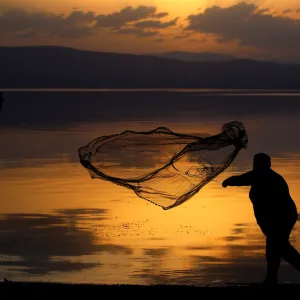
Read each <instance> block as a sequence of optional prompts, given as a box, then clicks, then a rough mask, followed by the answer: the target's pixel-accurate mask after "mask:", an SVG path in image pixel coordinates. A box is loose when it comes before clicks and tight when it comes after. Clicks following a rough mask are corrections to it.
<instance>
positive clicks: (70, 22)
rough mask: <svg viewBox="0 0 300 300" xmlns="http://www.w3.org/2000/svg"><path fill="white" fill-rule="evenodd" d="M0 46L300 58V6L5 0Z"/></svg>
mask: <svg viewBox="0 0 300 300" xmlns="http://www.w3.org/2000/svg"><path fill="white" fill-rule="evenodd" d="M0 34H1V39H0V45H1V46H7V45H10V46H11V45H61V46H69V47H76V48H80V49H87V50H97V51H109V52H126V53H151V52H166V51H192V52H208V51H209V52H219V53H228V54H233V55H235V56H237V57H252V58H259V59H286V60H300V3H299V1H298V0H286V1H279V0H273V1H271V0H269V1H261V0H257V1H245V2H239V1H232V0H203V1H201V0H186V1H179V0H177V1H176V0H160V1H158V0H128V1H123V0H101V1H100V0H85V1H81V0H77V1H76V0H51V1H50V0H44V1H36V0H0Z"/></svg>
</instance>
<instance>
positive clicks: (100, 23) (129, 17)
mask: <svg viewBox="0 0 300 300" xmlns="http://www.w3.org/2000/svg"><path fill="white" fill-rule="evenodd" d="M155 12H156V7H154V6H139V7H137V8H133V7H131V6H128V7H125V8H123V9H122V10H120V11H119V12H114V13H112V14H107V15H98V16H97V17H96V20H97V23H96V26H97V27H110V28H121V27H122V26H125V25H126V24H128V23H130V22H136V21H139V20H143V19H146V18H148V17H150V16H151V15H153V14H155Z"/></svg>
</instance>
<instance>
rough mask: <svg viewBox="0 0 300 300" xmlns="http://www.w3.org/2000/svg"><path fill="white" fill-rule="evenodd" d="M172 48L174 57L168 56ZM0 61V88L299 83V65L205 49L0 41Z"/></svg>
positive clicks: (295, 85)
mask: <svg viewBox="0 0 300 300" xmlns="http://www.w3.org/2000/svg"><path fill="white" fill-rule="evenodd" d="M174 53H175V54H176V55H175V56H177V57H170V55H171V56H174ZM166 56H169V57H166ZM178 57H181V59H178ZM192 57H194V59H192ZM196 59H197V60H196ZM0 67H1V73H0V89H5V88H10V89H15V88H116V89H117V88H220V89H234V88H235V89H300V76H299V74H300V65H296V64H295V65H291V64H279V63H273V62H264V61H255V60H251V59H236V58H234V57H231V56H227V55H217V54H209V53H202V54H196V55H194V54H191V56H188V54H187V53H184V52H173V54H172V52H171V54H170V53H169V54H164V55H163V57H162V56H159V55H158V56H157V55H153V54H152V55H134V54H119V53H106V52H93V51H83V50H77V49H73V48H64V47H56V46H37V47H0Z"/></svg>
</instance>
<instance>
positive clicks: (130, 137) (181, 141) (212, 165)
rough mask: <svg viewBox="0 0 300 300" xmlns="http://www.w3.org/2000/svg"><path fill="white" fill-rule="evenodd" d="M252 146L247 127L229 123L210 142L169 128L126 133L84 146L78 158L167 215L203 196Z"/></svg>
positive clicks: (94, 174) (93, 172) (92, 172)
mask: <svg viewBox="0 0 300 300" xmlns="http://www.w3.org/2000/svg"><path fill="white" fill-rule="evenodd" d="M247 143H248V135H247V132H246V130H245V127H244V125H243V123H241V122H238V121H233V122H229V123H226V124H224V125H223V126H222V128H221V131H220V133H219V134H216V135H211V136H205V137H203V136H202V137H199V136H196V135H189V134H183V133H175V132H172V131H171V130H170V129H168V128H166V127H159V128H156V129H154V130H151V131H144V132H137V131H131V130H126V131H124V132H122V133H119V134H113V135H109V136H102V137H99V138H96V139H94V140H92V141H91V142H90V143H88V144H87V145H86V146H83V147H80V148H79V149H78V154H79V159H80V162H81V164H82V166H83V167H85V168H86V169H87V170H88V172H89V174H90V176H91V178H93V179H94V178H98V179H102V180H107V181H110V182H113V183H115V184H118V185H120V186H123V187H126V188H129V189H131V190H132V191H134V192H135V193H136V195H137V196H139V197H140V198H142V199H145V200H147V201H150V202H151V203H153V204H156V205H158V206H161V207H162V208H163V209H165V210H167V209H170V208H172V207H176V206H178V205H180V204H182V203H184V202H186V201H187V200H188V199H190V198H191V197H193V196H194V195H195V194H196V193H198V192H199V191H200V189H201V188H203V187H204V186H205V185H206V184H208V183H209V182H210V181H212V180H213V179H214V178H215V177H216V176H218V175H219V174H220V173H221V172H223V171H224V170H225V169H226V168H227V167H228V166H229V165H230V164H231V163H232V162H233V160H234V159H235V157H236V156H237V155H238V153H239V151H240V150H241V149H242V148H247Z"/></svg>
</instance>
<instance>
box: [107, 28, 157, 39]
mask: <svg viewBox="0 0 300 300" xmlns="http://www.w3.org/2000/svg"><path fill="white" fill-rule="evenodd" d="M113 32H114V33H116V34H131V35H135V36H138V37H151V36H155V35H157V34H158V31H145V30H143V29H141V28H134V27H125V28H120V29H118V30H116V31H113Z"/></svg>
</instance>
